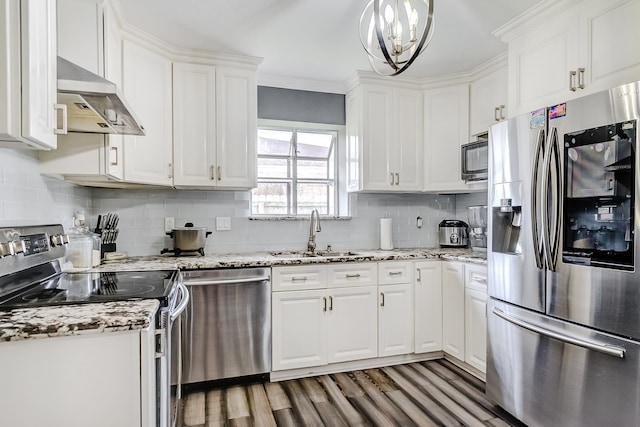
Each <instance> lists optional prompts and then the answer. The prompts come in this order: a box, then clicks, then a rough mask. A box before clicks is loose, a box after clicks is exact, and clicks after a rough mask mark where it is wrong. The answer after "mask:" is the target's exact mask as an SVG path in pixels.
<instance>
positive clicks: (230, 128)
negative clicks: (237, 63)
mask: <svg viewBox="0 0 640 427" xmlns="http://www.w3.org/2000/svg"><path fill="white" fill-rule="evenodd" d="M257 91H258V87H257V85H256V78H255V72H254V71H248V70H242V69H234V68H226V67H218V69H217V71H216V97H217V107H216V126H217V131H216V135H217V136H216V143H217V155H216V158H217V162H218V164H217V166H216V167H217V170H216V173H217V185H218V186H221V187H233V188H253V187H255V186H256V185H257V180H256V169H257V161H258V160H257V154H256V144H257V133H258V131H257V129H258V125H257V115H258V113H257V109H258V106H257V102H258V101H257V100H258V92H257Z"/></svg>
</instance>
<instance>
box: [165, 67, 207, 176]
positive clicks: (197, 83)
mask: <svg viewBox="0 0 640 427" xmlns="http://www.w3.org/2000/svg"><path fill="white" fill-rule="evenodd" d="M215 96H216V70H215V68H214V67H211V66H206V65H194V64H178V63H176V64H173V161H174V165H175V166H174V177H173V183H174V185H175V186H200V187H212V186H214V185H216V174H217V171H216V124H215V123H216V98H215Z"/></svg>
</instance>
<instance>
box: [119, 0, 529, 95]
mask: <svg viewBox="0 0 640 427" xmlns="http://www.w3.org/2000/svg"><path fill="white" fill-rule="evenodd" d="M412 1H417V0H412ZM539 1H540V0H533V1H532V0H436V2H435V4H434V22H435V28H434V33H433V38H432V41H431V44H430V45H429V46H428V47H427V49H426V51H425V52H424V53H423V54H422V55H421V56H420V57H419V58H418V59H417V60H416V62H414V64H413V65H412V66H411V67H410V68H409V69H408V70H407V71H406V72H405V73H404V74H403V75H404V76H408V77H414V78H428V77H436V76H442V75H447V74H453V73H457V72H465V71H469V70H470V69H472V68H474V67H475V66H478V65H480V64H482V63H484V62H486V61H487V60H489V59H491V58H493V57H495V56H496V55H498V54H499V53H501V52H503V51H505V50H506V45H505V44H504V43H503V42H502V41H500V40H499V39H498V38H496V37H495V36H493V35H492V34H491V32H492V31H493V30H495V29H496V28H498V27H500V26H501V25H503V24H504V23H506V22H508V21H509V20H511V19H512V18H514V17H515V16H517V15H519V14H520V13H522V12H524V11H525V10H527V9H528V8H530V7H532V6H534V5H535V4H536V3H538V2H539ZM366 3H367V0H231V1H229V0H180V1H178V0H121V1H120V7H121V10H122V12H123V15H124V18H125V21H126V22H127V23H129V24H131V25H133V26H135V27H137V28H139V29H141V30H143V31H145V32H148V33H150V34H152V35H154V36H156V37H158V38H160V39H162V40H164V41H166V42H168V43H170V44H172V45H173V46H175V47H178V48H194V49H204V50H209V51H215V52H222V53H232V54H241V55H249V56H255V57H260V58H263V61H262V63H261V65H260V67H259V69H258V80H259V81H260V80H264V79H268V78H271V77H278V78H280V79H283V80H286V79H292V80H307V81H319V82H328V83H338V84H341V83H343V82H344V81H345V80H347V79H348V78H349V77H350V76H352V75H353V74H354V72H355V71H356V70H371V68H370V65H369V62H368V60H367V56H366V54H365V52H364V49H363V48H362V46H361V44H360V38H359V31H358V23H359V19H360V14H361V13H362V10H363V9H364V7H365V5H366Z"/></svg>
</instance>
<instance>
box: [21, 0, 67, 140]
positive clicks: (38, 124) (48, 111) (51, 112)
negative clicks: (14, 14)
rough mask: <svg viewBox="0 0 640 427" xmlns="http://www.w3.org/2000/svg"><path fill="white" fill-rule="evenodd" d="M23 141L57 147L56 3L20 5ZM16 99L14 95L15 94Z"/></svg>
mask: <svg viewBox="0 0 640 427" xmlns="http://www.w3.org/2000/svg"><path fill="white" fill-rule="evenodd" d="M20 6H21V25H22V28H21V43H22V49H21V55H22V62H21V66H22V73H21V74H22V137H23V138H25V139H27V140H28V141H29V143H30V144H32V145H34V146H36V147H39V148H45V149H55V148H56V147H57V136H56V134H55V133H54V128H55V126H56V125H55V123H56V111H55V109H54V105H55V103H56V99H57V85H58V81H57V73H56V69H57V64H56V61H57V59H56V49H57V47H56V46H57V45H56V2H55V1H49V0H32V1H21V2H20ZM16 95H17V94H16Z"/></svg>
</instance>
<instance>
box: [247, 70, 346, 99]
mask: <svg viewBox="0 0 640 427" xmlns="http://www.w3.org/2000/svg"><path fill="white" fill-rule="evenodd" d="M257 80H258V86H269V87H278V88H283V89H296V90H308V91H311V92H324V93H338V94H341V95H344V94H345V93H347V87H346V85H345V84H344V83H339V82H330V81H326V80H312V79H301V78H298V77H291V76H279V75H275V74H266V73H260V71H258V75H257Z"/></svg>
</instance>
